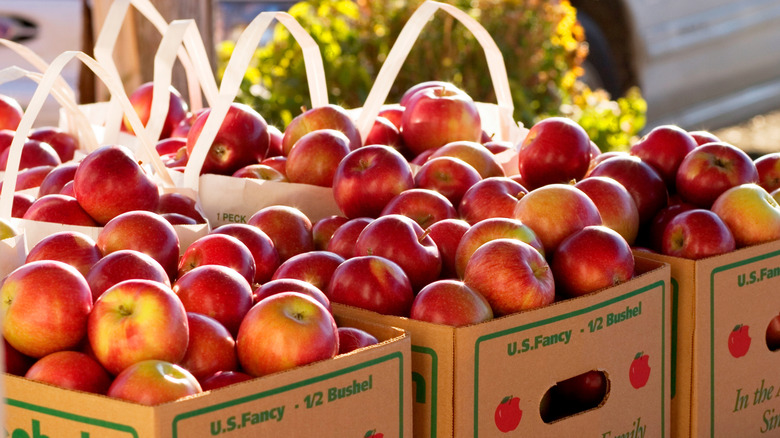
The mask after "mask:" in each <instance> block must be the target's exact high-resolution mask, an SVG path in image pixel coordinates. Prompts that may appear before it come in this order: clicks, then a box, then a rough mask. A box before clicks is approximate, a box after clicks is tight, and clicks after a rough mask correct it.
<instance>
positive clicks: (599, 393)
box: [554, 370, 609, 416]
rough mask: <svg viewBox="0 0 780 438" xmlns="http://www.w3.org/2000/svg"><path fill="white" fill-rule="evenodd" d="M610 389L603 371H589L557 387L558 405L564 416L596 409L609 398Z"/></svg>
mask: <svg viewBox="0 0 780 438" xmlns="http://www.w3.org/2000/svg"><path fill="white" fill-rule="evenodd" d="M608 387H609V384H608V380H607V377H606V375H604V373H603V372H602V371H596V370H591V371H587V372H584V373H582V374H578V375H576V376H574V377H569V378H568V379H565V380H561V381H560V382H558V383H557V384H556V385H555V387H554V388H555V398H556V404H558V405H559V411H560V412H561V414H562V416H568V415H573V414H575V413H578V412H582V411H585V410H588V409H591V408H595V407H596V406H598V405H600V404H601V402H602V401H603V400H604V398H605V397H606V396H607V391H608Z"/></svg>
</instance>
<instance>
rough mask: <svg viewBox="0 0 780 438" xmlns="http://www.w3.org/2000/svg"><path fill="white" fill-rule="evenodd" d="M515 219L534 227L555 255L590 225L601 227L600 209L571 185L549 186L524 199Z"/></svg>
mask: <svg viewBox="0 0 780 438" xmlns="http://www.w3.org/2000/svg"><path fill="white" fill-rule="evenodd" d="M514 217H515V218H516V219H518V220H520V222H522V223H523V224H524V225H526V226H528V227H530V228H531V229H532V230H533V231H534V233H536V235H537V236H538V237H539V240H541V241H542V245H543V246H544V254H545V255H548V256H550V255H552V254H553V253H554V252H555V250H556V249H557V248H558V245H559V244H560V243H561V241H563V239H565V238H566V237H568V236H569V235H571V234H572V233H574V232H575V231H579V230H581V229H583V228H585V227H587V226H588V225H601V224H602V222H601V215H600V214H599V210H598V207H596V204H595V203H593V201H592V200H591V199H590V198H589V197H588V195H586V194H585V192H583V191H582V190H580V189H578V188H576V187H574V186H571V185H568V184H547V185H545V186H542V187H539V188H538V189H535V190H531V191H530V192H528V193H527V194H526V195H525V196H523V197H522V198H520V200H519V201H518V202H517V205H516V206H515V214H514Z"/></svg>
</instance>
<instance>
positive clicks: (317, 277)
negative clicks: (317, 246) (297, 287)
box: [271, 251, 344, 290]
mask: <svg viewBox="0 0 780 438" xmlns="http://www.w3.org/2000/svg"><path fill="white" fill-rule="evenodd" d="M343 261H344V258H343V257H341V256H340V255H338V254H336V253H333V252H330V251H308V252H304V253H301V254H296V255H294V256H292V257H290V258H289V259H287V260H285V261H284V263H282V264H281V265H279V268H277V269H276V272H274V275H273V277H271V279H272V280H276V279H280V278H295V279H298V280H303V281H305V282H307V283H311V284H312V285H314V286H316V287H317V289H320V290H327V288H328V283H330V278H331V276H332V275H333V271H335V270H336V268H337V267H338V266H339V265H340V264H341V262H343Z"/></svg>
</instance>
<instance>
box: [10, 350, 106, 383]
mask: <svg viewBox="0 0 780 438" xmlns="http://www.w3.org/2000/svg"><path fill="white" fill-rule="evenodd" d="M24 377H26V378H28V379H30V380H36V381H39V382H45V383H48V384H51V385H54V386H59V387H60V388H67V389H75V390H77V391H85V392H92V393H95V394H105V393H106V392H107V391H108V387H109V386H111V381H112V380H113V377H112V376H111V375H109V374H108V372H107V371H106V370H105V368H103V366H102V365H100V363H99V362H98V361H97V360H95V359H94V358H92V356H89V355H87V354H84V353H81V352H78V351H67V350H63V351H56V352H54V353H51V354H47V355H46V356H44V357H42V358H40V359H38V361H37V362H35V364H33V366H32V367H30V369H29V370H28V371H27V373H26V374H25V375H24Z"/></svg>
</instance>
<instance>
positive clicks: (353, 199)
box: [333, 145, 415, 219]
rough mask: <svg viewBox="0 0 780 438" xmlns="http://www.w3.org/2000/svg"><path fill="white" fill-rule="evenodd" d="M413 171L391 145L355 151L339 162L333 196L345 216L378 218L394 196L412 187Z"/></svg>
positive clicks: (374, 146)
mask: <svg viewBox="0 0 780 438" xmlns="http://www.w3.org/2000/svg"><path fill="white" fill-rule="evenodd" d="M414 186H415V183H414V178H413V176H412V168H411V167H410V166H409V163H408V162H407V161H406V158H404V157H403V155H401V154H400V153H399V152H398V151H396V150H395V149H393V148H391V147H390V146H384V145H369V146H363V147H361V148H359V149H355V150H353V151H352V152H350V153H349V154H347V156H346V157H344V159H343V160H341V163H339V166H338V168H337V169H336V174H335V175H334V177H333V197H334V200H335V201H336V205H338V207H339V209H341V211H342V213H343V214H344V216H346V217H348V218H350V219H351V218H356V217H377V216H379V214H380V213H381V212H382V209H383V208H384V207H385V205H387V203H388V202H390V200H391V199H393V198H394V197H395V196H396V195H398V194H399V193H401V192H403V191H404V190H408V189H411V188H414Z"/></svg>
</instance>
